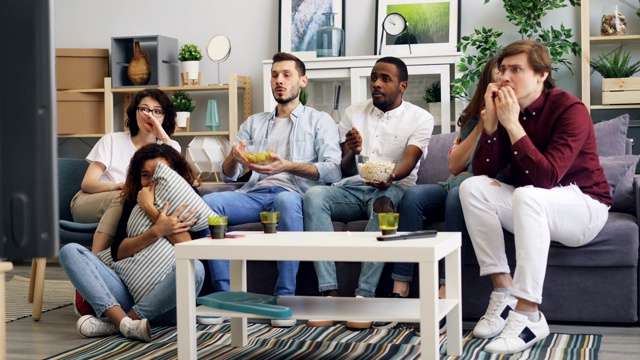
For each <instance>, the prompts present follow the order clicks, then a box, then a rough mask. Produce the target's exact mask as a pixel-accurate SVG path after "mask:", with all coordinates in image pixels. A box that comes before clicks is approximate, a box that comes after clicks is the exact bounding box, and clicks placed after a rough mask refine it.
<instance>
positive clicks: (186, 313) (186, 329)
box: [176, 259, 198, 359]
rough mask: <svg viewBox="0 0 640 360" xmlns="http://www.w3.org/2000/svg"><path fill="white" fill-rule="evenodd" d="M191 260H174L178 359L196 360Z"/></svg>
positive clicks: (192, 264) (192, 263)
mask: <svg viewBox="0 0 640 360" xmlns="http://www.w3.org/2000/svg"><path fill="white" fill-rule="evenodd" d="M194 261H195V260H193V259H177V260H176V302H177V304H176V305H177V311H176V313H177V317H178V323H177V325H178V358H179V359H197V358H198V351H197V343H198V341H197V338H196V276H195V265H194Z"/></svg>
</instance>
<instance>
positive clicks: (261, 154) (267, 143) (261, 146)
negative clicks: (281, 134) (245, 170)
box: [244, 139, 278, 165]
mask: <svg viewBox="0 0 640 360" xmlns="http://www.w3.org/2000/svg"><path fill="white" fill-rule="evenodd" d="M245 143H246V144H247V145H246V147H245V148H244V156H245V157H246V158H247V160H249V162H250V163H252V164H257V165H265V164H269V163H271V162H272V161H273V160H272V159H271V153H275V152H276V148H277V145H278V144H277V142H276V141H275V140H269V139H262V140H245Z"/></svg>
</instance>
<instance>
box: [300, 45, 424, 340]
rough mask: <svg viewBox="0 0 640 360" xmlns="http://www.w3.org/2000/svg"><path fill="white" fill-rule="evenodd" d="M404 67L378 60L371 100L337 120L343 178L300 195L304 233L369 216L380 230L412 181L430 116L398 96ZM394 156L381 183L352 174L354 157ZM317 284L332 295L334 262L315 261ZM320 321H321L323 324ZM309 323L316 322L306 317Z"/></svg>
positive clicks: (374, 266) (371, 278)
mask: <svg viewBox="0 0 640 360" xmlns="http://www.w3.org/2000/svg"><path fill="white" fill-rule="evenodd" d="M407 81H408V73H407V66H406V65H405V64H404V62H403V61H402V60H400V59H398V58H394V57H384V58H381V59H379V60H378V61H377V62H376V64H375V66H374V67H373V69H372V70H371V98H372V99H371V100H367V101H365V102H363V103H359V104H354V105H352V106H350V107H349V108H348V109H347V110H346V112H345V115H344V117H343V118H342V120H341V121H340V125H339V130H340V142H341V143H342V162H341V170H342V176H343V180H342V181H341V182H340V183H337V184H334V186H316V187H314V188H311V189H309V190H308V191H307V192H306V193H305V196H304V201H303V208H304V214H305V216H304V228H305V231H333V224H332V220H336V221H345V222H346V221H352V220H358V219H368V220H369V222H368V223H367V227H366V231H380V229H379V224H378V213H381V212H393V211H396V209H397V208H398V202H399V201H400V198H401V197H402V194H403V193H404V191H405V189H406V188H408V187H409V186H412V185H415V183H416V179H417V173H418V167H419V166H420V160H421V159H424V158H425V157H426V155H427V145H428V144H429V139H430V138H431V133H432V131H433V116H431V114H429V113H428V112H427V111H425V110H423V109H421V108H419V107H417V106H415V105H413V104H411V103H408V102H406V101H403V100H402V93H404V91H405V90H406V89H407V86H408V82H407ZM357 154H362V155H364V156H374V157H385V158H393V159H395V160H396V161H397V165H396V167H395V169H394V171H393V173H392V175H391V177H390V179H389V180H388V181H386V182H378V181H367V182H363V179H362V178H361V177H360V176H359V175H358V174H357V169H356V163H355V155H357ZM314 266H315V269H316V274H317V275H318V288H319V291H320V292H322V294H323V295H326V296H337V295H338V292H337V289H338V281H337V277H336V268H335V263H334V262H329V261H322V262H315V263H314ZM383 267H384V263H370V262H365V263H362V270H361V271H360V278H359V280H358V288H357V289H356V291H355V295H356V297H374V296H375V291H376V287H377V286H378V280H379V279H380V274H381V272H382V268H383ZM323 323H325V322H323ZM310 325H315V326H318V325H319V323H314V322H313V321H310ZM370 326H371V322H369V321H366V322H355V321H350V322H348V323H347V327H350V328H368V327H370Z"/></svg>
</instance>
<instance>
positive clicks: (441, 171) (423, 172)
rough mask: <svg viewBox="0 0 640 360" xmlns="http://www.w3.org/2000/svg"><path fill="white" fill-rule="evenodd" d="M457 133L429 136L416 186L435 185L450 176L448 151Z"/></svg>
mask: <svg viewBox="0 0 640 360" xmlns="http://www.w3.org/2000/svg"><path fill="white" fill-rule="evenodd" d="M457 136H458V132H454V133H449V134H437V135H433V136H431V139H430V140H429V146H428V147H427V158H426V159H425V160H424V161H422V162H421V163H420V168H419V169H418V180H417V181H416V183H418V184H437V183H438V182H440V181H445V180H447V178H448V177H449V175H451V172H450V171H449V157H448V156H447V154H449V149H450V148H451V145H452V144H453V140H454V139H455V138H456V137H457Z"/></svg>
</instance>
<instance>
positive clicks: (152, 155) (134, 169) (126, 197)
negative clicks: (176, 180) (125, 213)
mask: <svg viewBox="0 0 640 360" xmlns="http://www.w3.org/2000/svg"><path fill="white" fill-rule="evenodd" d="M157 158H163V159H165V160H166V161H167V163H169V167H170V168H172V169H173V170H174V171H175V172H177V173H178V175H180V176H182V177H183V178H184V179H185V180H186V181H187V182H188V183H189V184H191V185H194V184H196V181H197V179H196V174H195V171H194V170H193V168H192V167H191V164H189V163H188V162H187V160H186V159H185V158H183V157H182V155H180V153H179V152H178V151H177V150H176V149H174V148H173V147H171V146H169V145H166V144H148V145H145V146H143V147H141V148H140V149H138V151H136V153H135V154H133V157H132V158H131V162H130V163H129V170H127V178H126V180H125V181H124V187H123V189H122V200H123V202H127V201H129V202H131V203H133V204H135V203H137V196H138V192H139V191H140V190H141V189H142V181H141V179H140V177H141V174H142V167H143V166H144V163H145V162H146V161H147V160H151V159H157Z"/></svg>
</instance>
